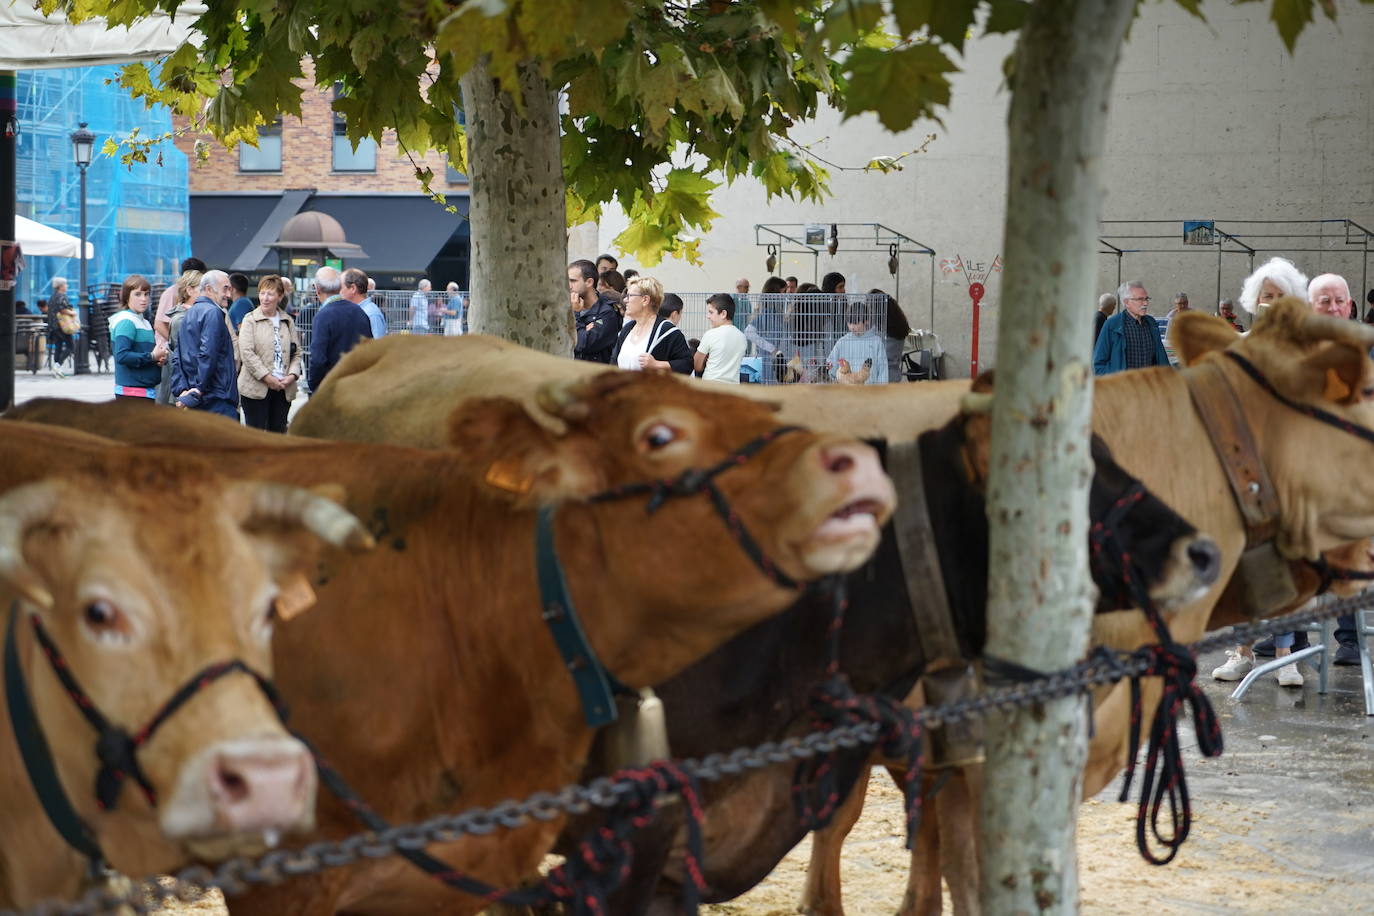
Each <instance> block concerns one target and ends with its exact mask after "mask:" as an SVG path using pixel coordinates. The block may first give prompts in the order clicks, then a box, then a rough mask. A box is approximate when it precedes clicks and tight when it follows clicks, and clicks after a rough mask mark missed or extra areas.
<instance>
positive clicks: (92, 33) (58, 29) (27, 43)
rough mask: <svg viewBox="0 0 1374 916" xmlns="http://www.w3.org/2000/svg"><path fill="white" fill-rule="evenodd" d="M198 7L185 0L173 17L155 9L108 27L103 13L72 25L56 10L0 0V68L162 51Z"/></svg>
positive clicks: (142, 56) (81, 63) (175, 42)
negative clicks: (135, 19) (47, 13)
mask: <svg viewBox="0 0 1374 916" xmlns="http://www.w3.org/2000/svg"><path fill="white" fill-rule="evenodd" d="M204 12H205V6H204V5H202V4H199V3H186V4H182V6H181V8H180V9H179V10H178V11H177V16H176V18H175V19H173V18H172V17H169V16H167V15H166V14H164V13H157V14H154V15H152V16H149V17H148V18H146V19H143V20H141V21H139V22H137V23H135V24H134V25H133V26H132V27H131V28H127V29H126V28H123V27H119V26H116V27H115V28H108V27H107V24H106V22H105V20H103V19H88V20H86V21H84V22H81V23H78V24H76V25H73V24H72V23H70V22H68V21H67V17H66V16H64V15H62V14H61V13H53V15H51V16H44V15H43V14H42V12H40V11H39V10H36V9H34V8H33V4H32V3H31V2H29V3H21V2H14V3H13V4H12V5H11V3H9V2H6V0H0V70H47V69H51V68H54V67H88V66H92V65H94V64H117V63H128V62H129V61H133V60H148V59H153V58H158V57H163V56H165V55H167V54H170V53H171V52H172V51H175V50H176V49H177V48H178V47H180V46H181V44H182V43H183V42H185V41H186V40H187V38H189V37H191V36H192V34H193V33H192V31H191V24H192V23H194V22H195V21H196V19H198V18H199V17H200V16H201V14H203V13H204ZM197 37H198V36H197Z"/></svg>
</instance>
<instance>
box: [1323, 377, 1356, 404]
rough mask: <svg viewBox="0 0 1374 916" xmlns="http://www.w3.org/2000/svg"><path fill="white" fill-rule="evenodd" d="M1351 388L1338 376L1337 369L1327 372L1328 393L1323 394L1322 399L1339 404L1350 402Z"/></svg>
mask: <svg viewBox="0 0 1374 916" xmlns="http://www.w3.org/2000/svg"><path fill="white" fill-rule="evenodd" d="M1351 393H1352V392H1351V391H1350V386H1349V385H1347V384H1346V383H1345V380H1344V379H1342V378H1341V377H1340V375H1339V374H1337V372H1336V370H1335V369H1327V370H1326V391H1324V392H1322V397H1324V398H1325V399H1326V400H1328V401H1335V402H1336V403H1338V404H1344V403H1348V402H1349V401H1350V395H1351Z"/></svg>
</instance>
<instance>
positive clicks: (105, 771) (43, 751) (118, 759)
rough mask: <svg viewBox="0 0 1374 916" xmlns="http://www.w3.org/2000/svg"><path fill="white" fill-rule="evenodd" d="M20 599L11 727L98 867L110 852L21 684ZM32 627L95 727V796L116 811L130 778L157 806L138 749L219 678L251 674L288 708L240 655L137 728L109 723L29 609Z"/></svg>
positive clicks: (60, 816) (63, 820)
mask: <svg viewBox="0 0 1374 916" xmlns="http://www.w3.org/2000/svg"><path fill="white" fill-rule="evenodd" d="M19 613H20V612H19V607H18V604H17V603H16V604H15V605H14V606H13V607H12V608H11V611H10V619H9V623H8V624H7V626H6V631H5V695H6V703H7V704H8V708H9V712H10V721H11V726H12V727H13V730H14V737H15V741H16V743H17V744H18V745H19V750H20V754H21V756H22V757H23V759H24V767H25V770H26V771H27V773H28V776H29V782H30V783H31V784H32V786H33V788H34V791H35V794H37V796H38V799H39V801H40V802H41V804H42V806H43V810H44V812H45V813H46V814H47V816H48V819H49V821H51V822H52V824H53V826H54V827H55V828H56V829H57V831H58V833H59V834H61V835H62V837H63V838H64V839H65V840H66V841H67V843H68V844H69V845H71V846H72V847H73V848H75V849H76V850H77V851H78V852H80V853H82V854H83V855H85V856H86V858H87V859H88V860H89V861H90V863H91V866H92V868H93V870H100V869H102V868H103V867H104V863H105V856H104V854H103V852H101V850H100V847H99V845H98V843H97V842H96V841H95V835H94V833H93V832H92V831H91V830H90V828H89V826H88V825H87V824H86V823H85V821H84V820H82V818H81V816H80V815H79V814H77V813H76V810H75V809H74V808H73V807H72V805H71V803H70V801H68V799H67V798H66V794H65V792H63V790H62V787H61V784H60V782H59V781H58V779H57V776H56V770H55V765H54V763H53V760H52V755H51V752H50V751H49V749H48V745H47V740H46V738H45V737H44V736H43V730H42V726H41V725H40V724H39V722H38V719H37V715H36V714H35V712H34V710H33V705H32V703H31V701H30V700H29V697H28V691H27V689H26V688H25V686H24V683H23V675H22V672H21V671H20V668H19V653H18V648H17V644H16V641H15V623H16V619H17V618H18V616H19ZM28 619H29V623H30V625H31V626H32V628H33V635H34V638H35V639H36V640H37V642H38V645H39V647H40V648H41V649H42V650H43V655H44V657H46V658H47V660H48V665H49V666H50V667H51V668H52V671H53V674H55V675H56V676H57V679H58V681H59V682H60V683H61V684H62V687H63V689H64V690H66V692H67V695H68V696H69V697H71V700H72V702H73V703H74V704H75V705H76V708H77V710H78V711H79V712H80V713H81V716H82V718H84V719H85V720H86V722H87V723H88V724H89V725H90V726H91V728H92V729H94V730H95V733H96V741H95V754H96V758H97V759H98V760H99V761H100V767H99V769H97V770H96V776H95V801H96V804H97V805H98V806H99V807H100V810H102V811H113V810H115V808H116V807H117V806H118V804H119V796H120V792H121V791H122V790H123V788H124V784H125V783H126V782H127V781H129V780H130V779H132V780H133V781H134V782H135V783H136V784H137V785H138V787H139V789H140V790H141V791H142V793H143V797H144V798H145V799H146V800H147V802H148V805H149V806H150V807H157V791H156V789H154V787H153V784H152V783H151V782H149V781H148V777H147V776H146V775H145V774H144V772H143V768H142V767H141V766H139V763H138V752H139V750H140V749H141V748H143V746H144V745H146V744H147V743H148V742H149V741H150V740H151V739H152V737H153V735H155V734H156V733H157V731H158V729H160V728H161V727H162V726H163V725H164V724H166V722H167V720H168V719H170V718H171V717H172V716H173V715H174V714H175V713H176V712H177V710H179V709H180V708H181V707H182V706H184V705H185V704H186V703H187V702H188V701H189V700H190V699H191V698H192V697H194V696H195V695H196V694H198V693H200V692H201V691H202V690H205V689H206V688H207V687H209V686H211V685H212V684H214V683H215V682H216V681H218V680H219V679H220V678H222V677H224V676H226V675H229V674H233V673H234V672H242V673H244V674H247V675H248V676H249V677H251V678H253V680H254V682H255V683H256V684H257V685H258V688H259V689H260V690H262V692H263V694H264V695H265V696H266V697H267V699H268V701H269V702H270V703H271V704H272V708H273V709H274V710H275V711H276V713H277V715H278V716H279V717H280V718H281V719H282V721H285V719H286V710H285V707H284V706H283V705H282V703H281V699H280V697H279V696H278V695H277V691H276V688H275V687H273V686H272V683H271V681H269V680H267V678H265V677H263V676H262V675H261V674H259V673H258V672H256V671H254V670H253V669H252V668H251V667H250V666H249V665H247V664H246V663H245V662H243V661H240V660H238V659H235V660H233V661H227V662H217V663H215V664H213V665H209V666H207V667H205V668H203V669H201V670H200V671H199V672H197V673H196V674H195V675H193V676H192V677H191V678H189V679H188V680H187V681H186V682H185V683H184V684H182V685H181V686H180V687H179V688H177V690H176V692H174V693H173V694H172V695H171V697H170V698H168V700H167V701H166V702H165V703H163V704H162V706H161V707H160V708H159V709H158V710H157V712H156V713H154V714H153V716H152V717H151V718H150V719H149V720H148V721H147V722H146V723H144V724H143V725H142V726H141V727H139V728H137V729H136V730H134V731H133V732H132V733H131V732H129V731H128V730H126V729H125V728H123V727H121V726H119V725H116V724H115V723H113V722H111V721H110V719H109V718H108V717H107V716H105V714H104V713H102V712H101V711H100V709H99V707H98V706H96V704H95V701H94V700H92V699H91V697H90V695H89V694H87V693H86V691H85V690H84V689H82V687H81V684H80V683H79V682H78V681H77V680H76V676H75V675H73V674H72V671H71V668H70V667H69V666H68V665H67V660H66V658H65V657H64V656H63V655H62V652H61V650H59V649H58V647H57V644H56V643H55V642H53V640H52V637H51V636H49V635H48V632H47V630H45V629H44V628H43V623H42V621H41V620H39V617H38V615H37V614H32V613H31V614H29V615H28Z"/></svg>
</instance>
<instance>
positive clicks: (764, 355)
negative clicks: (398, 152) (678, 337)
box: [296, 289, 939, 385]
mask: <svg viewBox="0 0 1374 916" xmlns="http://www.w3.org/2000/svg"><path fill="white" fill-rule="evenodd" d="M677 295H678V296H679V297H680V298H681V299H682V318H681V321H680V327H681V329H682V333H683V334H685V335H686V337H687V339H688V340H689V341H699V340H700V339H701V337H702V335H703V334H705V333H706V331H708V330H709V329H710V327H711V325H710V323H709V321H708V319H707V316H706V300H707V299H708V298H710V296H711V295H713V294H711V293H704V292H688V293H678V294H677ZM732 298H733V299H734V301H735V315H734V319H733V323H734V325H735V327H737V328H739V329H740V330H741V331H742V332H744V335H745V339H746V340H747V342H748V349H747V350H746V351H745V356H744V361H743V363H742V364H741V366H740V381H742V382H747V383H757V384H764V385H776V384H788V383H824V382H849V383H855V384H861V383H867V384H881V383H884V382H896V381H903V380H914V379H917V378H935V377H938V375H939V373H938V370H935V369H932V368H931V360H930V359H929V355H930V354H929V353H928V352H927V351H923V350H921V349H920V346H919V342H917V345H916V346H913V345H912V341H911V339H910V338H907V339H905V340H890V339H889V338H888V337H887V303H888V298H887V296H885V295H882V294H879V293H863V294H829V293H795V294H790V295H789V294H786V293H749V294H745V295H734V296H732ZM372 301H374V302H376V303H377V305H378V307H379V308H381V310H382V314H383V315H384V316H385V318H386V326H387V333H388V334H425V335H430V336H444V337H454V336H457V335H459V334H463V333H466V331H467V329H468V320H467V319H468V315H467V305H468V302H469V299H468V294H467V293H466V292H459V293H457V294H456V295H455V296H450V295H449V294H448V293H445V292H442V291H440V292H429V293H420V292H418V291H416V290H392V289H388V290H376V291H374V292H373V293H372ZM317 311H319V303H318V302H317V301H316V300H315V299H314V298H313V297H312V296H310V295H309V294H308V293H306V294H304V295H302V294H300V293H298V294H297V300H296V323H297V327H298V328H299V329H300V334H301V346H302V349H303V350H304V351H305V354H306V360H307V361H308V360H309V352H310V334H311V330H312V327H313V324H314V318H315V313H316V312H317ZM693 349H695V344H693Z"/></svg>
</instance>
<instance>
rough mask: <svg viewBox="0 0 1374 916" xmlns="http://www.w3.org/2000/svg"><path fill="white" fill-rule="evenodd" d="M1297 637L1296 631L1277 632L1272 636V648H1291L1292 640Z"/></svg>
mask: <svg viewBox="0 0 1374 916" xmlns="http://www.w3.org/2000/svg"><path fill="white" fill-rule="evenodd" d="M1297 638H1298V634H1297V633H1279V634H1277V635H1276V636H1275V637H1274V648H1275V649H1291V648H1293V641H1294V640H1295V639H1297Z"/></svg>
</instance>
